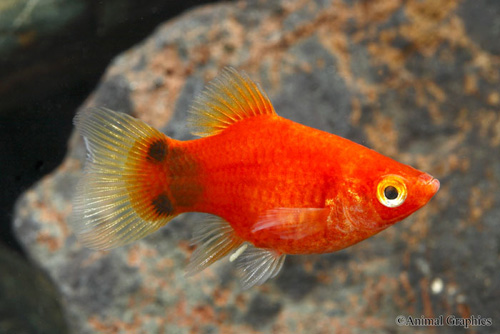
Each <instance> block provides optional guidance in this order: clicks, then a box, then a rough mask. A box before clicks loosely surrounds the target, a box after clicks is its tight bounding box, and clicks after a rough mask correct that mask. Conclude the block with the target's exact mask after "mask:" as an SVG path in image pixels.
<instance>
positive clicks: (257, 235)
mask: <svg viewBox="0 0 500 334" xmlns="http://www.w3.org/2000/svg"><path fill="white" fill-rule="evenodd" d="M190 112H191V113H192V117H191V119H190V123H191V126H193V127H194V129H195V131H194V132H193V133H194V134H195V135H199V136H201V137H202V138H199V139H195V140H189V141H183V142H181V141H178V140H175V139H172V138H169V137H167V136H166V135H164V134H163V133H161V132H159V131H158V130H156V129H154V128H152V127H150V126H148V125H146V124H145V123H143V122H142V121H140V120H138V119H135V118H133V117H130V116H128V115H126V114H122V113H117V112H113V111H111V110H107V109H96V110H92V111H88V112H80V113H78V115H77V116H76V117H75V125H76V128H77V129H78V130H79V131H80V133H81V134H82V136H83V137H84V139H85V143H86V146H87V150H88V159H87V164H86V168H85V173H84V176H83V178H82V180H81V181H80V183H79V185H78V189H77V195H76V199H75V202H74V214H73V217H72V219H71V221H72V223H73V225H74V229H75V231H76V233H77V235H78V237H79V240H80V241H81V242H83V244H84V245H86V246H88V247H91V248H95V249H110V248H113V247H117V246H120V245H124V244H127V243H129V242H132V241H134V240H137V239H140V238H142V237H144V236H146V235H148V234H150V233H152V232H154V231H156V230H157V229H159V228H160V227H162V226H163V225H165V224H166V223H167V222H168V221H170V220H171V219H172V218H174V217H175V216H177V215H179V214H181V213H184V212H191V211H195V212H204V213H208V214H211V215H213V216H214V218H212V219H210V220H208V221H205V222H200V223H199V225H198V226H197V227H196V231H195V233H194V242H195V243H196V244H197V245H198V247H197V249H196V250H195V251H194V253H193V255H192V257H191V261H190V263H189V265H188V268H187V272H188V274H194V273H196V272H199V271H201V270H203V269H204V268H206V267H207V266H209V265H211V264H212V263H214V262H215V261H217V260H219V259H220V258H222V257H224V256H226V255H229V254H231V255H230V258H229V260H230V261H231V262H233V261H236V262H237V267H238V268H240V269H241V271H242V273H243V276H242V285H243V287H244V288H248V287H251V286H253V285H255V284H262V283H263V282H265V281H266V280H267V279H269V278H272V277H274V276H276V274H278V272H279V271H280V269H281V267H282V265H283V262H284V259H285V256H286V254H310V253H329V252H334V251H337V250H340V249H343V248H346V247H349V246H351V245H354V244H355V243H358V242H360V241H362V240H364V239H366V238H368V237H371V236H372V235H374V234H377V233H378V232H380V231H382V230H384V229H386V228H387V227H389V226H390V225H392V224H394V223H396V222H398V221H400V220H402V219H404V218H406V217H408V216H409V215H410V214H412V213H413V212H415V211H416V210H418V209H419V208H421V207H422V206H424V205H425V204H426V203H427V202H428V201H429V200H430V198H431V197H432V196H433V195H434V194H435V193H436V192H437V191H438V189H439V181H438V180H436V179H434V178H433V177H431V176H430V175H428V174H426V173H424V172H421V171H419V170H416V169H414V168H412V167H410V166H407V165H404V164H401V163H399V162H396V161H394V160H392V159H390V158H388V157H385V156H383V155H381V154H379V153H377V152H375V151H373V150H371V149H368V148H366V147H364V146H361V145H358V144H356V143H354V142H351V141H349V140H347V139H344V138H341V137H338V136H336V135H333V134H330V133H326V132H323V131H320V130H316V129H313V128H310V127H307V126H304V125H301V124H298V123H295V122H292V121H290V120H287V119H285V118H283V117H280V116H278V115H277V114H276V112H275V111H274V108H273V106H272V104H271V102H270V101H269V99H268V97H267V96H266V94H265V93H264V92H263V91H261V90H260V88H259V87H258V86H257V85H256V84H255V83H253V82H252V81H251V80H250V79H249V78H248V77H247V76H246V75H245V74H240V73H238V72H237V71H236V70H234V69H226V70H225V71H224V72H223V74H222V75H221V76H220V77H218V78H216V79H215V80H214V81H213V82H212V83H211V84H209V85H208V87H207V88H206V90H205V91H204V92H203V93H202V94H201V95H200V96H198V97H197V98H196V99H195V101H194V104H193V106H192V108H191V110H190Z"/></svg>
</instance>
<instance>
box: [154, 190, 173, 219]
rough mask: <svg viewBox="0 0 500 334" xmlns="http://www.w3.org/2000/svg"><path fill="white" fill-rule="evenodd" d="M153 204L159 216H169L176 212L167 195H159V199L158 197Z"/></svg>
mask: <svg viewBox="0 0 500 334" xmlns="http://www.w3.org/2000/svg"><path fill="white" fill-rule="evenodd" d="M152 204H153V206H154V208H155V212H156V213H157V214H158V215H159V216H169V215H171V214H172V212H173V211H174V208H173V206H172V203H171V202H170V200H169V199H168V197H167V195H166V194H160V195H158V197H156V198H155V199H154V200H153V201H152Z"/></svg>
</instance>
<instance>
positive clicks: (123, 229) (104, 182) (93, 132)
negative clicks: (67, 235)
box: [70, 109, 175, 249]
mask: <svg viewBox="0 0 500 334" xmlns="http://www.w3.org/2000/svg"><path fill="white" fill-rule="evenodd" d="M74 123H75V126H76V128H77V129H78V131H79V132H80V133H81V134H82V136H83V137H84V139H85V144H86V146H87V150H88V156H87V165H86V167H85V171H84V176H83V177H82V179H81V180H80V183H79V184H78V186H77V194H76V197H75V200H74V206H73V216H72V218H71V220H70V221H71V224H72V225H73V228H74V230H75V232H76V234H77V236H78V238H79V240H80V241H81V242H82V243H83V244H84V245H85V246H87V247H90V248H95V249H110V248H114V247H117V246H121V245H124V244H127V243H130V242H132V241H134V240H137V239H140V238H142V237H144V236H146V235H148V234H150V233H152V232H154V231H156V230H157V229H159V228H160V227H161V226H163V225H165V224H166V223H167V222H168V221H169V220H170V219H172V218H173V217H174V216H175V214H174V207H173V204H172V200H171V194H170V193H169V191H168V190H167V176H166V172H165V168H164V166H165V163H164V161H165V160H166V159H167V155H168V147H169V143H170V142H171V141H172V140H171V139H169V138H168V137H167V136H165V135H164V134H162V133H161V132H159V131H157V130H155V129H153V128H152V127H150V126H148V125H146V124H145V123H143V122H142V121H140V120H138V119H135V118H133V117H131V116H128V115H126V114H122V113H117V112H113V111H111V110H108V109H95V110H92V111H87V112H79V113H78V114H77V115H76V117H75V120H74Z"/></svg>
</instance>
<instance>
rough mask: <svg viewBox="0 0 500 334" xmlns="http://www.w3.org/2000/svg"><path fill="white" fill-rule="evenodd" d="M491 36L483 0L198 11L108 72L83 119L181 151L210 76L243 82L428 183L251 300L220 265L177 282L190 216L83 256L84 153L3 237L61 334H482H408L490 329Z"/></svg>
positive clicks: (72, 150)
mask: <svg viewBox="0 0 500 334" xmlns="http://www.w3.org/2000/svg"><path fill="white" fill-rule="evenodd" d="M478 18H481V19H478ZM499 22H500V4H499V3H498V2H496V1H487V0H481V1H477V0H464V1H458V0H424V1H420V0H408V1H398V0H386V1H382V0H378V1H355V0H343V1H333V2H329V1H300V0H292V1H269V2H262V3H260V2H253V1H249V2H238V3H228V4H219V5H213V6H208V7H204V8H200V9H197V10H194V11H191V12H189V13H186V14H185V15H183V16H182V17H180V18H178V19H176V20H173V21H171V22H168V23H166V24H165V25H163V26H162V27H160V28H159V29H158V30H157V31H156V32H155V33H154V35H152V36H151V37H150V38H148V39H147V40H146V41H144V42H143V43H142V44H140V45H138V46H137V47H135V48H133V49H131V50H129V51H127V52H125V53H124V54H122V55H120V56H119V57H118V58H116V59H115V61H114V62H113V63H112V64H111V66H110V67H109V69H108V71H107V73H106V75H105V77H104V78H103V79H102V82H101V84H100V86H99V87H98V88H97V89H96V91H95V93H94V94H93V95H92V96H91V97H90V98H89V99H88V101H87V103H86V104H85V106H83V107H82V108H84V107H88V106H92V105H99V106H106V107H109V108H113V109H117V110H121V111H124V112H128V113H131V114H134V115H136V116H137V117H140V118H142V119H143V120H145V121H147V122H148V123H150V124H152V125H154V126H156V127H159V128H161V129H162V130H164V131H165V132H166V133H167V134H168V135H170V136H172V137H174V138H176V139H188V138H191V137H190V135H189V134H188V130H187V129H186V127H185V118H186V109H187V108H188V105H189V103H190V101H191V100H192V98H193V96H194V95H195V94H196V93H198V92H200V90H201V89H202V88H203V86H204V84H205V82H206V81H207V80H208V79H210V78H212V77H213V76H215V75H216V74H217V73H218V72H219V71H220V70H221V69H222V68H223V67H224V66H226V65H231V66H234V67H236V68H239V69H242V70H245V71H247V73H249V75H250V76H251V77H252V78H254V79H255V80H257V81H258V82H260V83H261V85H262V86H263V87H264V88H265V89H266V90H267V92H268V93H269V96H270V98H271V100H272V101H273V103H274V105H275V108H276V110H277V111H278V113H280V114H281V115H282V116H284V117H287V118H291V119H293V120H295V121H298V122H301V123H304V124H306V125H310V126H313V127H317V128H320V129H322V130H327V131H330V132H334V133H336V134H339V135H341V136H344V137H348V138H350V139H352V140H354V141H357V142H359V143H363V144H365V145H367V146H369V147H372V148H374V149H376V150H377V151H379V152H381V153H384V154H386V155H389V156H391V157H394V158H396V159H398V160H400V161H402V162H405V163H408V164H411V165H414V166H415V167H417V168H419V169H422V170H425V171H427V172H429V173H430V174H432V175H433V176H435V177H437V178H439V179H440V180H441V190H440V191H439V193H438V194H437V196H436V197H435V198H434V199H433V200H432V201H431V202H430V203H429V204H428V205H427V206H426V207H425V208H424V209H423V210H421V211H419V212H418V213H417V214H415V215H414V216H412V217H410V218H409V219H407V220H405V221H404V222H402V223H399V224H397V225H396V226H394V227H391V228H390V229H388V230H386V231H384V232H383V233H381V234H379V235H377V236H375V237H373V238H371V239H369V240H367V241H365V242H362V243H361V244H358V245H356V246H354V247H351V248H349V249H346V250H343V251H340V252H337V253H334V254H327V255H321V256H320V255H318V256H294V257H289V258H288V259H287V261H286V263H285V266H284V270H283V271H282V273H281V274H280V275H279V277H277V278H276V279H275V280H273V281H271V282H269V283H267V284H265V285H263V286H260V287H256V288H253V289H251V290H249V291H241V289H240V288H239V285H238V281H237V278H236V275H235V271H234V270H233V267H232V266H230V265H228V264H227V263H226V261H222V262H221V263H219V264H217V265H215V266H213V267H211V268H209V269H208V270H206V271H204V272H202V273H201V274H198V275H196V276H194V277H192V278H189V279H185V278H184V277H183V268H184V267H185V265H186V263H187V261H188V259H189V256H190V254H191V252H192V251H193V249H192V248H191V247H190V246H189V241H188V240H189V238H190V235H191V231H192V227H193V226H194V225H195V224H197V223H199V221H200V216H199V215H196V214H189V215H184V216H181V217H179V218H178V219H176V220H174V221H172V222H171V223H169V225H168V226H167V227H165V228H163V229H161V230H160V231H159V232H157V233H155V234H153V235H152V236H150V237H148V238H146V239H145V240H142V241H140V242H137V243H135V244H132V245H129V246H126V247H123V248H120V249H116V250H113V251H110V252H93V251H90V250H88V249H84V248H82V247H81V245H80V244H79V243H78V242H76V240H75V238H74V236H73V235H72V234H71V231H70V230H69V229H68V227H67V224H66V219H67V217H68V215H69V213H70V212H71V197H72V195H73V192H74V186H75V183H76V182H77V179H78V177H79V176H80V173H81V167H82V161H83V159H84V156H85V152H84V147H83V143H82V141H81V139H80V138H79V137H78V136H76V135H74V136H72V138H71V140H70V143H69V153H68V156H67V158H66V160H65V161H64V163H63V164H62V165H61V166H60V168H58V170H57V171H55V172H54V173H53V174H51V175H49V176H47V177H46V178H44V179H43V180H42V181H41V182H39V183H38V184H37V185H35V186H34V187H33V188H32V189H30V190H29V191H27V192H26V193H25V194H24V195H23V196H22V197H21V199H20V200H19V201H18V204H17V209H16V218H15V229H16V234H17V236H18V237H19V239H20V241H21V242H22V244H23V245H24V247H25V249H26V251H27V252H28V253H29V254H30V256H31V257H32V258H33V259H34V261H36V262H37V263H39V265H40V266H42V267H43V268H45V269H46V270H47V272H48V273H49V275H50V276H51V278H52V279H53V280H54V282H56V285H57V287H58V289H59V291H60V293H61V298H62V303H63V305H64V307H65V309H66V313H67V316H68V323H69V324H70V326H71V327H72V330H73V331H74V332H75V333H96V332H98V333H132V332H133V333H263V332H266V333H267V332H272V333H297V332H305V331H307V332H308V333H313V334H315V333H331V332H335V333H361V332H366V331H370V332H373V333H386V332H390V333H413V332H414V331H415V329H416V328H412V327H406V326H400V327H398V326H397V325H396V323H395V319H396V317H397V316H398V315H405V316H413V317H417V318H419V317H420V316H421V315H424V316H426V317H437V316H439V315H444V317H447V316H449V315H453V316H455V317H459V318H467V317H470V316H472V315H473V316H476V317H477V316H481V317H482V318H491V319H492V321H493V324H492V325H491V326H485V327H474V328H473V329H472V330H470V329H468V330H465V329H464V328H463V327H455V326H448V325H445V326H443V327H439V328H435V327H434V328H433V327H420V328H418V330H420V331H422V332H424V331H425V332H431V333H461V332H468V331H470V332H473V331H475V332H481V333H495V332H498V330H499V328H500V327H499V326H500V324H498V323H497V322H498V321H499V320H498V319H500V311H499V310H500V302H499V300H500V281H499V280H498V278H499V277H500V267H499V264H498V263H499V261H498V259H499V255H500V245H499V242H500V227H499V225H498V221H499V220H500V192H499V191H498V189H499V183H500V159H499V158H498V152H499V148H500V91H499V89H498V87H499V86H500V54H499V50H498V43H495V41H498V40H499V39H500V29H498V27H499ZM277 135H279V134H277Z"/></svg>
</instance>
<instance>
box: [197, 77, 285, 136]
mask: <svg viewBox="0 0 500 334" xmlns="http://www.w3.org/2000/svg"><path fill="white" fill-rule="evenodd" d="M190 113H191V115H192V116H191V117H190V119H189V123H190V125H191V127H192V128H193V131H192V133H193V134H194V135H197V136H201V137H206V136H211V135H214V134H217V133H219V132H221V131H223V130H224V129H226V128H227V127H229V126H231V125H232V124H234V123H236V122H238V121H241V120H243V119H246V118H250V117H253V116H257V115H266V114H267V115H273V114H276V112H275V111H274V108H273V106H272V104H271V101H269V98H268V97H267V95H266V93H264V92H263V91H262V90H260V88H259V86H258V85H257V84H255V83H254V82H253V81H252V80H251V79H250V78H249V77H248V76H247V75H246V74H245V73H238V71H236V70H235V69H234V68H231V67H228V68H225V69H224V71H223V72H222V74H220V75H219V76H218V77H216V78H215V79H214V80H213V81H211V82H210V83H209V84H208V85H207V87H206V88H205V90H204V91H203V92H202V93H201V94H200V95H198V96H197V97H196V98H195V100H194V102H193V105H192V106H191V109H190Z"/></svg>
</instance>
